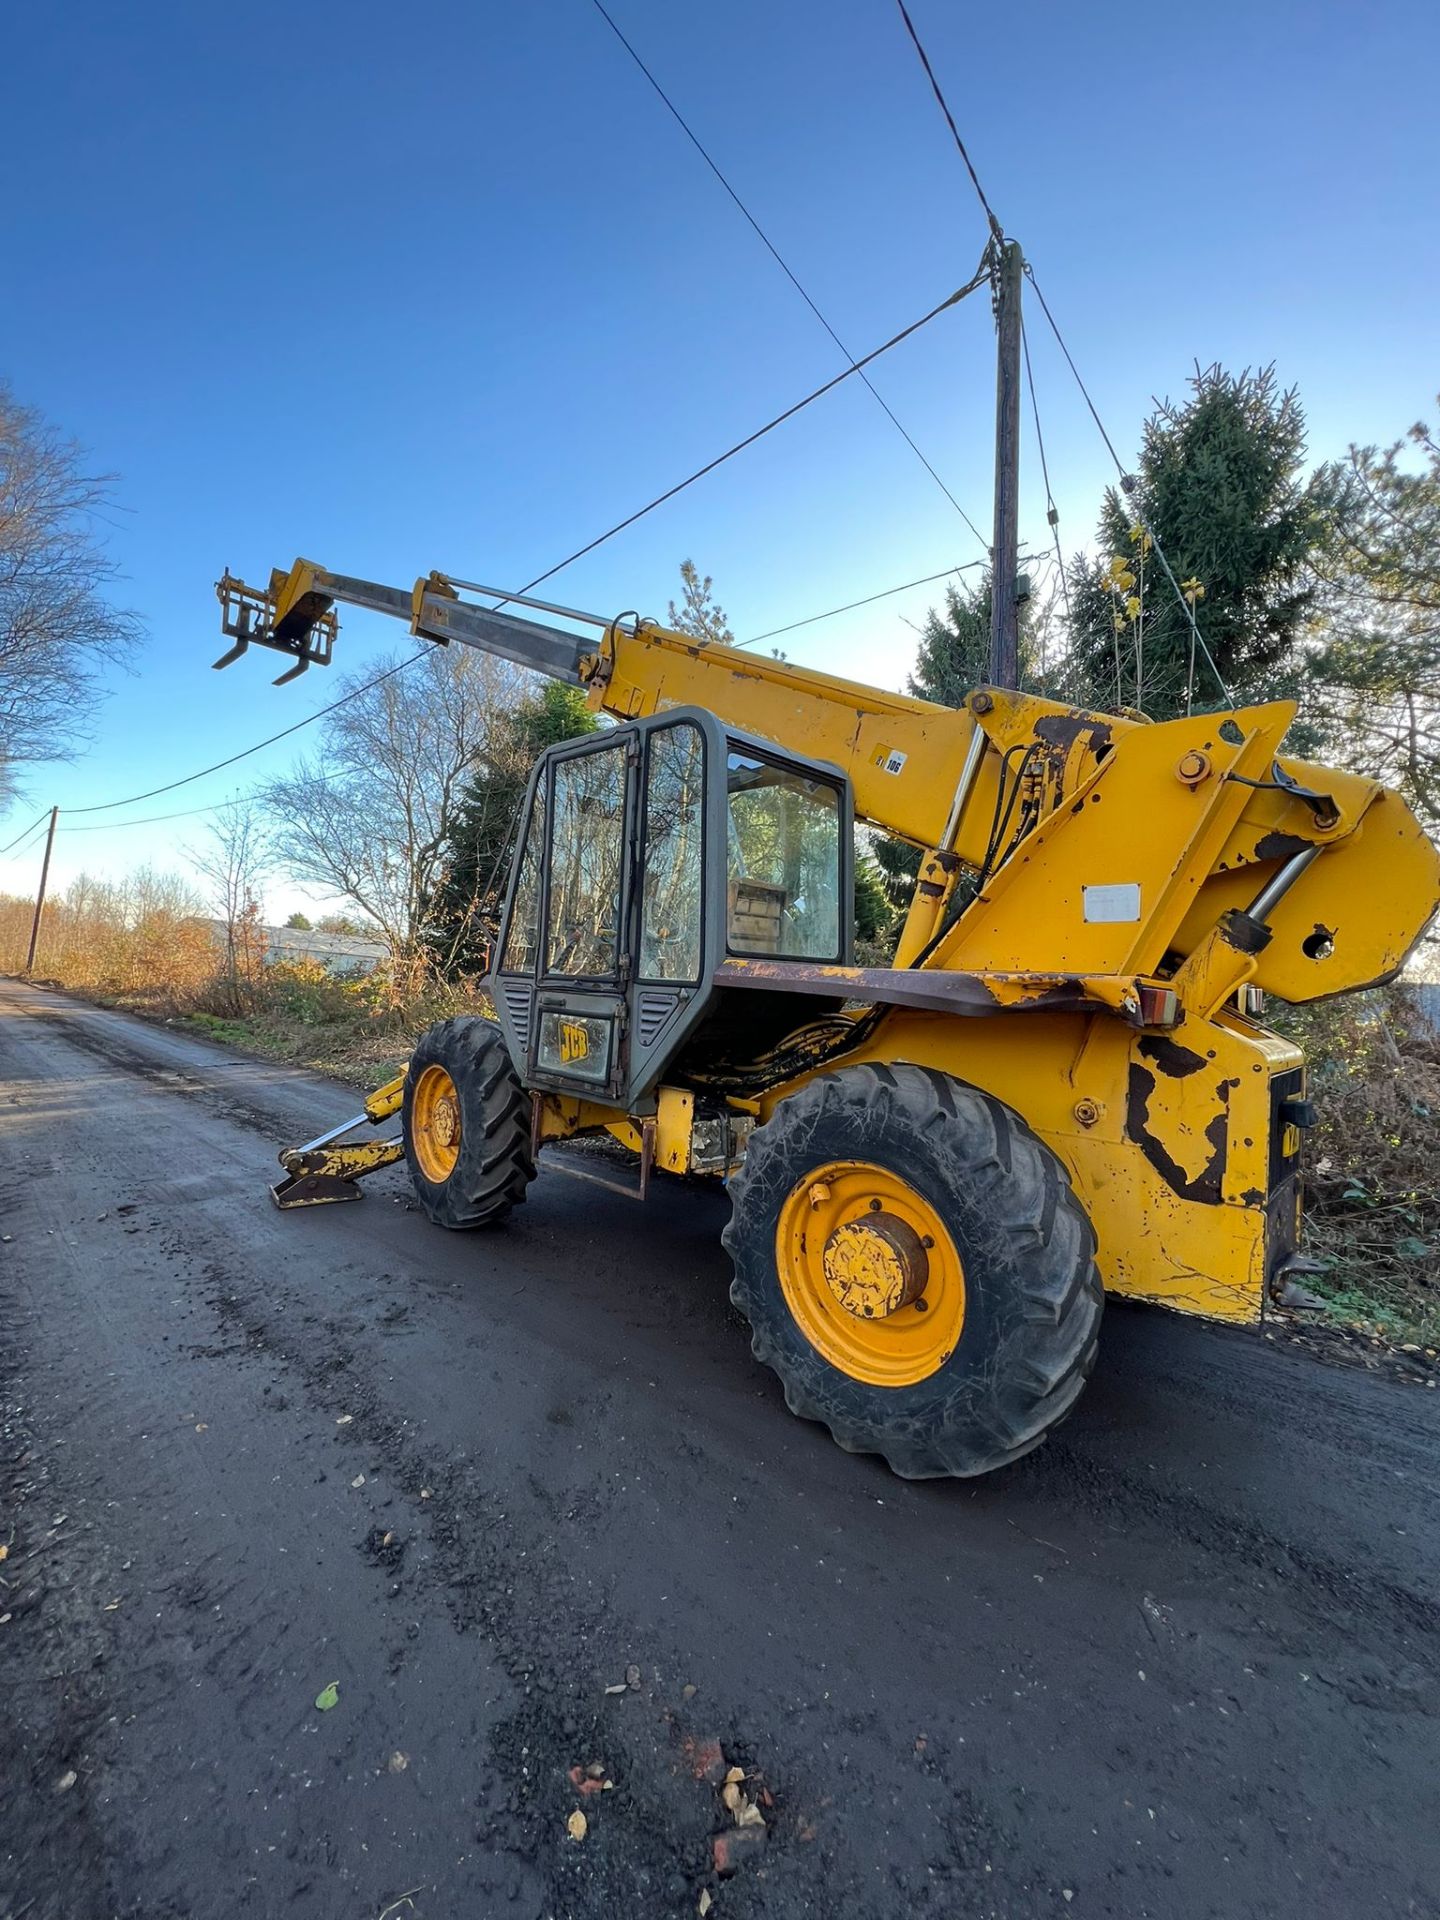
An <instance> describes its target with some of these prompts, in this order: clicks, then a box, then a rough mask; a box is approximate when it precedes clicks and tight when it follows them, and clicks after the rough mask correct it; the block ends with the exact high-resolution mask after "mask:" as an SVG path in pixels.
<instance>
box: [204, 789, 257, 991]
mask: <svg viewBox="0 0 1440 1920" xmlns="http://www.w3.org/2000/svg"><path fill="white" fill-rule="evenodd" d="M190 863H191V865H192V866H193V867H194V868H195V871H196V872H197V873H198V874H200V875H201V876H202V877H203V878H204V879H205V880H206V881H208V882H209V885H210V887H211V889H212V896H213V900H214V904H215V905H216V906H217V907H218V908H219V910H220V919H221V920H222V922H223V924H224V929H225V985H226V991H227V993H228V996H229V998H230V1002H231V1005H232V1008H233V1010H234V1011H235V1012H237V1013H238V1012H240V1011H241V1010H242V1009H243V1007H244V1005H245V1003H246V1001H247V1000H248V999H249V997H250V994H251V990H252V989H253V987H254V985H255V982H256V980H257V979H258V977H259V974H260V969H261V967H262V966H263V965H264V961H265V935H264V933H263V931H262V930H261V925H260V913H261V903H260V887H261V883H262V881H263V879H264V875H265V871H266V868H267V867H268V865H269V852H268V846H267V842H266V836H265V826H264V820H263V817H262V815H261V812H260V809H259V807H258V806H257V804H256V803H255V802H254V801H253V800H232V801H231V802H230V803H229V804H228V805H227V806H224V807H222V808H220V810H219V811H218V812H217V813H216V815H215V818H214V819H213V820H212V821H211V823H210V835H209V840H208V841H207V843H206V844H205V845H204V846H203V847H199V848H193V849H191V852H190Z"/></svg>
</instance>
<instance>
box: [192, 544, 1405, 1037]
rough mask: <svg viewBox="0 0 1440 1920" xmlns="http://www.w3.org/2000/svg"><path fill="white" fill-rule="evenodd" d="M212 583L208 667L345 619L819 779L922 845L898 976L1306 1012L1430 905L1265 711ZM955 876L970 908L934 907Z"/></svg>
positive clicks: (1376, 831)
mask: <svg viewBox="0 0 1440 1920" xmlns="http://www.w3.org/2000/svg"><path fill="white" fill-rule="evenodd" d="M216 591H217V594H218V596H219V598H220V602H221V607H222V626H223V630H224V632H225V633H226V634H227V635H228V636H229V637H230V638H231V639H232V640H233V641H234V642H235V644H234V646H233V647H232V648H231V649H230V651H229V652H228V653H227V654H225V655H224V656H223V658H222V659H220V660H217V661H216V663H215V664H216V666H217V667H224V666H229V665H230V664H231V663H232V662H233V661H234V660H236V659H238V658H239V657H240V656H241V655H242V654H243V653H244V652H245V651H246V649H247V647H249V646H250V645H251V644H255V645H260V646H265V647H269V648H272V649H274V650H276V651H278V652H281V653H284V654H287V655H289V656H291V657H292V658H293V659H294V660H295V662H296V664H295V665H294V667H292V668H291V669H290V671H289V672H287V673H285V674H283V675H281V680H282V681H284V680H291V679H293V678H295V676H296V675H297V674H299V673H303V672H304V671H305V669H306V668H307V667H308V666H310V665H312V664H313V665H328V664H329V663H330V660H331V657H332V650H333V645H334V640H335V636H336V632H337V620H336V615H335V607H336V606H337V604H339V603H341V602H343V603H345V604H346V605H347V606H356V607H361V608H365V609H368V610H369V611H371V612H376V613H383V614H388V615H390V616H391V617H394V618H398V619H401V620H404V621H405V622H406V623H407V624H408V626H409V628H410V631H411V632H412V633H413V634H415V635H416V636H417V637H419V638H421V639H425V640H430V641H433V642H435V643H436V644H438V645H442V646H446V645H449V644H450V643H451V642H452V641H458V642H460V643H461V644H463V645H466V646H473V647H478V648H480V649H481V650H482V651H484V652H487V653H492V654H496V655H498V656H499V657H501V658H503V659H506V660H511V661H514V662H515V663H516V664H517V665H520V666H522V667H526V668H529V669H531V670H533V671H535V672H537V673H542V674H545V675H547V676H548V677H550V678H552V679H557V680H562V681H565V682H567V683H568V684H570V685H572V686H580V687H583V688H585V689H586V691H587V693H588V696H589V701H590V704H591V706H592V707H593V708H595V709H596V710H597V711H603V712H605V713H608V714H611V715H613V716H615V717H616V718H618V719H631V718H638V717H641V716H644V715H646V714H651V713H655V712H657V711H660V710H663V709H665V708H669V707H677V706H699V707H705V708H707V709H709V711H711V712H712V713H714V714H715V715H717V717H718V718H719V719H720V720H721V721H722V722H724V723H725V724H727V725H730V726H734V727H737V728H742V729H744V730H746V731H747V732H750V733H755V734H758V735H760V736H761V737H763V738H766V739H770V740H773V741H775V742H776V744H777V745H778V746H780V747H782V748H783V749H784V750H785V751H787V752H790V753H793V754H799V755H803V756H805V757H807V758H810V759H815V760H825V761H828V762H830V763H832V764H833V765H835V766H838V767H840V768H841V769H842V770H843V771H844V772H845V773H846V774H847V775H848V776H849V779H850V782H851V786H852V789H853V793H854V799H855V810H856V813H857V816H858V817H859V818H860V819H862V820H864V821H865V822H867V823H868V824H870V825H871V826H873V827H876V828H878V829H880V830H882V831H883V832H886V833H889V834H893V835H896V836H898V837H899V838H901V839H904V840H907V841H910V842H911V843H913V844H915V845H917V846H919V847H920V848H922V849H924V850H925V857H924V858H923V859H922V862H921V868H920V874H919V878H918V880H917V883H916V888H915V893H914V897H913V899H912V902H911V907H910V912H909V916H908V918H907V922H906V927H905V932H904V935H903V936H902V940H901V944H900V949H899V952H898V954H897V958H896V964H897V966H900V967H907V966H915V965H923V966H927V967H937V968H945V969H949V970H960V971H975V972H983V973H1001V974H1016V973H1020V974H1023V973H1026V972H1031V973H1035V974H1042V973H1050V974H1059V973H1066V974H1073V975H1085V976H1088V977H1092V978H1103V977H1107V976H1110V977H1114V978H1115V979H1116V980H1117V982H1119V981H1125V982H1133V981H1134V980H1135V978H1136V977H1137V976H1143V975H1158V976H1160V977H1163V978H1165V979H1167V980H1173V982H1174V983H1175V985H1176V988H1177V990H1178V991H1180V992H1181V993H1182V995H1183V996H1185V997H1187V998H1188V999H1189V1002H1190V1004H1191V1006H1192V1007H1193V1009H1194V1010H1195V1011H1196V1012H1199V1013H1201V1014H1202V1015H1208V1014H1209V1012H1210V1011H1211V1010H1212V1008H1213V1006H1215V1005H1218V1004H1220V1003H1221V1002H1222V1001H1223V1000H1224V999H1225V998H1226V997H1227V996H1228V995H1230V994H1232V993H1233V992H1234V990H1235V988H1236V986H1237V985H1239V984H1241V983H1242V982H1244V981H1249V982H1251V983H1253V984H1255V985H1258V986H1260V987H1262V988H1266V989H1268V990H1269V991H1271V992H1274V993H1276V994H1279V995H1280V996H1282V997H1283V998H1285V999H1289V1000H1311V999H1318V998H1321V997H1323V996H1326V995H1329V994H1332V993H1339V992H1344V991H1347V990H1349V989H1352V988H1356V987H1361V986H1367V985H1370V984H1372V983H1374V982H1376V981H1379V980H1383V979H1386V978H1389V977H1390V976H1391V975H1393V974H1394V973H1395V972H1396V971H1397V970H1398V969H1399V967H1400V966H1401V965H1402V963H1403V961H1404V959H1405V956H1406V954H1407V953H1408V952H1409V950H1410V948H1411V946H1412V945H1413V943H1414V942H1415V940H1416V939H1417V938H1418V937H1419V935H1420V934H1421V932H1423V930H1424V928H1425V926H1426V924H1427V923H1428V921H1429V919H1430V918H1431V916H1432V915H1433V913H1434V912H1435V909H1436V905H1437V900H1440V861H1437V856H1436V852H1435V849H1434V847H1432V846H1431V844H1430V842H1429V841H1428V839H1427V838H1426V837H1425V835H1424V833H1423V832H1422V831H1421V829H1420V827H1419V826H1418V824H1417V823H1416V821H1415V819H1414V817H1413V816H1412V815H1411V813H1410V811H1409V809H1408V808H1407V807H1406V806H1405V804H1404V802H1403V801H1402V800H1401V799H1400V798H1399V797H1398V795H1396V794H1394V793H1393V792H1391V791H1389V790H1388V789H1386V788H1384V787H1382V786H1380V785H1378V784H1377V783H1376V782H1374V781H1369V780H1364V779H1362V778H1360V777H1359V776H1357V775H1354V774H1348V773H1342V772H1338V771H1335V770H1332V769H1328V768H1323V767H1318V766H1312V765H1309V764H1307V763H1305V762H1303V761H1296V760H1289V759H1285V760H1282V759H1281V758H1280V757H1279V748H1280V744H1281V741H1282V740H1283V738H1284V735H1285V732H1286V730H1287V729H1288V727H1289V725H1290V723H1291V721H1292V720H1293V718H1294V713H1295V709H1294V706H1293V705H1292V704H1291V703H1290V702H1287V701H1277V702H1272V703H1270V704H1268V705H1263V706H1258V707H1250V708H1242V709H1239V710H1237V711H1236V712H1234V713H1231V714H1228V715H1226V714H1202V715H1199V716H1196V717H1191V718H1187V719H1183V720H1173V721H1168V722H1164V723H1162V724H1158V725H1151V724H1149V723H1148V722H1145V721H1143V720H1141V719H1139V718H1136V717H1133V716H1117V715H1111V714H1105V713H1099V712H1091V711H1087V710H1084V709H1080V708H1074V707H1067V706H1063V705H1061V704H1059V703H1057V702H1054V701H1049V700H1044V699H1040V698H1038V697H1037V696H1034V695H1030V694H1025V693H1018V692H1011V691H1007V690H1002V689H999V688H984V687H982V688H979V689H977V690H976V691H975V692H974V693H972V694H971V696H970V698H969V700H968V701H967V703H966V705H965V707H964V708H963V709H957V708H950V707H941V706H936V705H934V704H932V703H931V702H929V701H926V700H920V699H916V698H914V697H912V696H910V695H906V694H901V693H889V692H885V691H883V690H881V689H879V688H876V687H870V686H864V685H861V684H859V683H858V682H853V681H848V680H842V679H839V678H837V677H835V676H833V675H829V674H825V673H820V672H817V671H816V670H814V669H812V668H807V667H799V666H795V665H793V664H791V663H790V662H789V661H784V660H776V659H770V658H762V657H758V656H755V655H752V654H749V653H746V652H743V651H741V650H740V649H737V648H734V647H730V646H723V645H713V644H707V643H705V642H703V641H699V640H696V639H695V638H694V637H692V636H690V635H686V634H681V633H675V632H671V631H669V630H667V629H665V628H663V627H660V626H658V625H656V624H655V623H653V622H651V621H647V620H641V619H640V618H639V617H638V616H636V615H629V614H627V615H622V616H620V617H618V618H616V619H613V620H606V619H604V618H602V617H601V616H599V615H595V614H587V613H581V612H577V611H576V610H574V609H571V608H567V607H561V606H556V605H554V604H552V603H550V602H547V601H540V600H534V599H529V598H527V597H526V596H525V595H523V594H509V595H506V594H504V593H503V592H502V591H501V590H500V589H498V588H488V587H482V586H479V585H477V584H476V583H474V582H467V581H460V580H455V579H453V578H451V577H449V576H447V575H444V574H440V573H432V574H429V575H428V576H425V577H424V578H422V579H420V580H417V581H416V583H415V585H414V587H413V588H412V589H411V590H410V591H409V592H408V593H407V592H406V591H405V590H404V589H402V588H397V587H387V586H381V585H377V584H375V583H374V582H371V581H367V580H360V579H356V578H354V577H352V576H350V575H346V574H333V573H328V572H326V571H325V570H324V569H323V568H320V567H317V566H315V565H314V564H313V563H311V562H310V561H306V560H297V561H296V563H295V564H294V566H293V567H291V568H290V569H289V571H288V572H282V571H280V570H278V569H277V570H276V571H275V572H274V573H272V575H271V577H270V584H269V587H268V589H266V590H264V591H261V590H257V589H255V588H252V587H248V586H246V585H245V584H244V582H243V581H240V580H237V579H235V578H233V577H232V576H231V575H230V574H229V573H226V574H225V576H224V577H223V578H222V579H221V581H220V582H219V584H218V586H217V589H216ZM462 591H464V592H471V593H479V594H485V595H487V596H489V597H492V598H495V599H498V600H500V601H501V602H502V604H501V605H500V606H499V607H487V606H479V605H477V604H475V603H474V602H473V601H470V600H462V599H461V598H460V594H461V592H462ZM514 607H524V608H526V609H527V610H529V611H531V612H541V613H546V614H549V615H552V616H554V617H557V618H558V619H560V620H563V621H566V622H569V623H571V625H572V626H579V627H581V628H583V629H585V631H583V632H578V633H577V632H573V631H571V630H570V629H569V628H568V627H566V626H556V625H553V624H550V623H549V622H542V621H539V620H535V619H530V618H526V617H525V616H524V615H522V614H519V613H516V612H513V611H510V610H509V609H511V608H514ZM277 684H278V683H277ZM1322 854H1323V858H1322V857H1319V856H1321V855H1322ZM962 871H967V872H968V873H969V874H970V875H972V876H975V877H978V880H979V887H978V891H977V894H976V897H975V898H974V899H972V901H971V902H970V904H969V905H968V906H967V907H966V908H965V910H964V911H963V912H962V913H960V914H959V915H958V916H948V915H947V912H946V909H947V906H948V903H949V901H950V896H951V894H952V892H953V890H954V887H955V884H956V880H957V878H958V876H959V874H960V873H961V872H962ZM1126 990H1127V991H1128V987H1127V989H1126ZM1118 993H1119V988H1118V987H1117V1001H1116V1004H1117V1006H1118V1005H1119V999H1118Z"/></svg>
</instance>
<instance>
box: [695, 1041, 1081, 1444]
mask: <svg viewBox="0 0 1440 1920" xmlns="http://www.w3.org/2000/svg"><path fill="white" fill-rule="evenodd" d="M731 1192H732V1197H733V1200H734V1214H733V1216H732V1218H731V1221H730V1224H729V1226H727V1228H726V1229H725V1236H724V1237H725V1244H726V1246H727V1247H728V1248H729V1250H730V1253H731V1256H732V1258H733V1261H734V1265H735V1279H734V1283H733V1285H732V1286H731V1289H730V1298H731V1299H732V1300H733V1301H734V1303H735V1305H736V1306H737V1307H738V1308H739V1309H740V1311H741V1313H743V1314H744V1315H745V1317H746V1319H747V1320H748V1321H749V1322H750V1327H751V1332H752V1335H753V1347H754V1352H755V1356H756V1358H757V1359H759V1360H763V1361H764V1362H765V1363H766V1365H767V1366H770V1367H773V1368H774V1370H775V1372H776V1373H778V1374H779V1376H780V1379H781V1381H782V1382H783V1384H784V1388H785V1400H786V1404H787V1405H788V1406H789V1408H790V1411H791V1412H792V1413H797V1414H800V1415H801V1416H803V1417H804V1418H806V1419H810V1420H819V1421H821V1422H823V1423H824V1425H825V1426H827V1427H828V1428H829V1429H830V1431H831V1433H832V1434H833V1435H834V1437H835V1439H836V1440H837V1441H838V1442H839V1444H840V1445H841V1446H842V1447H844V1448H846V1449H847V1450H848V1451H849V1452H851V1453H878V1454H881V1455H883V1456H884V1458H885V1459H886V1460H887V1461H888V1462H889V1464H890V1466H891V1467H892V1468H893V1469H894V1471H895V1472H896V1473H897V1474H900V1475H902V1476H903V1477H904V1478H905V1479H907V1480H920V1479H928V1478H931V1477H936V1476H940V1475H970V1474H977V1473H988V1472H990V1471H991V1469H993V1468H995V1467H1002V1466H1005V1465H1007V1464H1008V1463H1009V1462H1010V1461H1012V1460H1018V1459H1019V1458H1020V1457H1021V1455H1022V1454H1026V1453H1029V1452H1030V1450H1031V1448H1032V1447H1036V1446H1038V1445H1039V1444H1040V1442H1041V1440H1043V1439H1044V1437H1045V1435H1046V1434H1047V1433H1048V1432H1049V1431H1050V1429H1051V1428H1052V1427H1054V1426H1055V1425H1056V1424H1057V1422H1059V1421H1060V1420H1062V1419H1063V1418H1064V1417H1065V1415H1066V1414H1067V1413H1068V1412H1069V1411H1070V1409H1071V1407H1072V1406H1073V1405H1074V1404H1075V1401H1076V1399H1077V1398H1078V1397H1079V1394H1080V1392H1081V1389H1082V1388H1083V1387H1084V1385H1085V1382H1086V1380H1087V1379H1088V1378H1089V1375H1090V1371H1091V1369H1092V1367H1093V1366H1094V1364H1095V1351H1096V1343H1097V1339H1098V1335H1099V1330H1100V1316H1101V1311H1102V1307H1103V1304H1104V1300H1103V1294H1102V1291H1101V1286H1100V1277H1099V1274H1098V1273H1097V1271H1096V1267H1095V1235H1094V1233H1093V1231H1092V1229H1091V1226H1090V1222H1089V1221H1088V1220H1087V1219H1086V1217H1085V1213H1084V1210H1083V1209H1082V1207H1081V1206H1080V1203H1079V1201H1078V1200H1077V1199H1076V1197H1075V1195H1074V1193H1073V1192H1072V1191H1071V1187H1070V1181H1069V1176H1068V1175H1067V1173H1066V1171H1065V1169H1064V1167H1063V1166H1062V1165H1061V1164H1060V1162H1059V1160H1057V1159H1056V1157H1055V1155H1054V1154H1053V1153H1052V1152H1051V1151H1050V1149H1049V1148H1048V1147H1046V1146H1045V1145H1044V1144H1043V1142H1041V1141H1040V1140H1038V1139H1037V1138H1036V1136H1035V1135H1034V1134H1033V1133H1032V1132H1031V1130H1030V1128H1029V1127H1028V1126H1026V1124H1025V1122H1024V1121H1023V1120H1022V1119H1021V1118H1020V1117H1019V1115H1018V1114H1016V1113H1012V1112H1011V1110H1010V1109H1009V1108H1008V1107H1006V1106H1004V1105H1003V1104H1002V1103H1001V1102H1000V1101H999V1100H996V1099H993V1098H992V1097H991V1096H990V1095H989V1094H985V1093H981V1092H980V1091H979V1090H978V1089H977V1088H975V1087H971V1086H966V1085H965V1084H964V1083H963V1082H961V1081H958V1080H952V1079H951V1078H950V1077H949V1076H948V1075H947V1074H943V1073H937V1072H934V1071H932V1070H930V1069H929V1068H925V1067H915V1066H903V1065H897V1066H857V1067H845V1068H843V1069H841V1070H840V1071H839V1072H836V1073H828V1074H822V1075H820V1076H818V1077H817V1078H816V1079H814V1080H812V1081H810V1082H809V1083H808V1084H807V1085H806V1086H804V1087H802V1088H801V1089H800V1091H799V1092H798V1093H795V1094H792V1095H791V1096H790V1098H789V1099H787V1100H784V1101H782V1102H781V1103H780V1105H779V1106H778V1107H777V1109H776V1110H775V1113H774V1115H773V1116H772V1118H771V1119H770V1120H769V1121H768V1122H767V1124H766V1125H765V1126H763V1127H758V1128H757V1129H756V1131H755V1132H754V1134H753V1135H752V1136H751V1139H750V1145H749V1149H748V1151H747V1153H746V1156H745V1164H744V1167H743V1168H742V1170H741V1172H740V1174H739V1175H738V1176H737V1178H736V1179H735V1181H734V1182H733V1185H732V1189H731Z"/></svg>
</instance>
